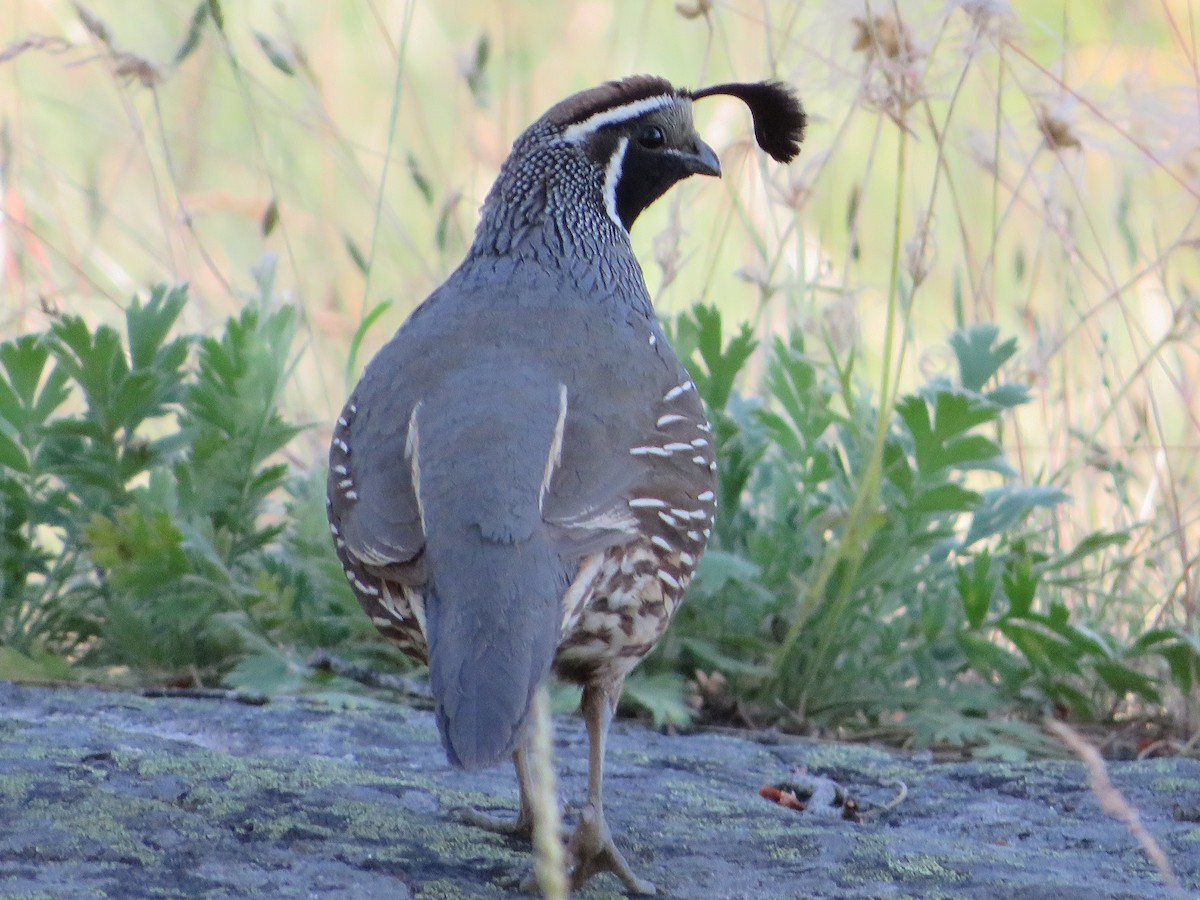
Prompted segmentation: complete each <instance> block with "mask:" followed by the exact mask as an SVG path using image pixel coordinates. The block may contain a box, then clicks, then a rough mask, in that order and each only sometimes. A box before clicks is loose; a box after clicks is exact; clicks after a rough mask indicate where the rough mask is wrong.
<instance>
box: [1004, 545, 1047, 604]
mask: <svg viewBox="0 0 1200 900" xmlns="http://www.w3.org/2000/svg"><path fill="white" fill-rule="evenodd" d="M1038 580H1039V579H1038V576H1037V573H1036V572H1034V570H1033V564H1032V562H1031V561H1030V560H1029V558H1028V557H1027V556H1020V557H1017V558H1016V559H1014V560H1012V561H1011V562H1010V563H1009V565H1008V566H1007V567H1006V569H1005V571H1004V574H1003V575H1002V576H1001V578H1000V584H1001V586H1002V587H1003V588H1004V596H1005V597H1007V598H1008V615H1010V616H1015V617H1016V618H1024V617H1025V616H1027V615H1028V614H1029V611H1030V609H1031V608H1032V607H1033V598H1034V595H1035V594H1036V593H1037V586H1038Z"/></svg>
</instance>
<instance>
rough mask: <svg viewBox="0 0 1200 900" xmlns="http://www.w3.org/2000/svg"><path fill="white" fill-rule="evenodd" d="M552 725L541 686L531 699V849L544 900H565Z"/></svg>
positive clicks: (547, 702)
mask: <svg viewBox="0 0 1200 900" xmlns="http://www.w3.org/2000/svg"><path fill="white" fill-rule="evenodd" d="M553 732H554V722H553V719H552V717H551V714H550V692H549V691H548V690H547V689H546V686H545V685H544V684H543V685H542V686H541V687H539V688H538V689H537V693H536V694H534V698H533V711H532V719H531V722H530V735H531V738H532V740H531V742H530V765H531V768H532V769H533V796H532V797H530V800H531V801H532V804H533V849H534V870H535V872H536V874H537V881H538V886H539V887H540V888H541V891H542V896H543V897H545V898H546V900H565V898H566V896H567V871H566V861H565V855H564V853H563V844H562V836H561V835H562V821H561V817H560V816H559V811H558V787H557V785H556V783H555V777H554V747H553Z"/></svg>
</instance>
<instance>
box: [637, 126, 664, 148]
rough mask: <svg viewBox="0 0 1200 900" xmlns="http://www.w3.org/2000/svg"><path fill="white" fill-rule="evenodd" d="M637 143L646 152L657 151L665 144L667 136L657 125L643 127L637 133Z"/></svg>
mask: <svg viewBox="0 0 1200 900" xmlns="http://www.w3.org/2000/svg"><path fill="white" fill-rule="evenodd" d="M637 142H638V143H639V144H641V145H642V146H643V147H645V148H646V149H647V150H657V149H658V148H659V147H661V146H662V145H663V144H665V143H666V142H667V136H666V135H665V134H663V130H662V129H661V128H659V127H658V126H657V125H644V126H643V127H642V130H641V131H639V132H638V136H637Z"/></svg>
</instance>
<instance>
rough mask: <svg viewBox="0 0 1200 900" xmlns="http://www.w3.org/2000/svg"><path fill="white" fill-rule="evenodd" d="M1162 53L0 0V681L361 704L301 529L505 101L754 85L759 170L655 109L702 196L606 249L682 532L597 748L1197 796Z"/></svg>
mask: <svg viewBox="0 0 1200 900" xmlns="http://www.w3.org/2000/svg"><path fill="white" fill-rule="evenodd" d="M1198 30H1200V23H1198V22H1197V15H1196V9H1195V7H1194V5H1193V4H1191V3H1189V2H1185V0H1163V2H1161V3H1157V4H1130V3H1120V2H1097V3H1084V2H1070V0H1040V2H1036V3H1035V2H1026V0H1015V2H1011V3H1006V2H998V0H996V2H992V0H961V2H951V3H944V2H941V0H939V2H920V0H913V2H909V0H905V2H903V3H900V2H891V3H889V2H883V0H874V2H869V3H867V2H862V3H859V2H837V3H834V2H800V0H762V2H754V0H728V2H712V0H683V2H679V3H674V4H673V3H669V2H649V0H618V2H612V3H609V2H600V0H567V2H516V0H510V2H461V3H454V4H435V3H429V2H401V0H348V2H341V3H321V4H317V3H303V2H297V0H274V2H265V0H246V2H239V3H228V2H224V3H219V2H216V0H213V2H210V0H199V2H187V0H173V2H169V3H163V2H159V0H121V2H117V0H92V2H90V3H88V4H83V3H68V2H59V0H8V3H7V4H6V11H5V15H4V17H3V21H0V213H2V215H3V219H2V221H0V342H4V344H3V348H0V478H3V481H2V482H0V487H2V490H0V503H3V504H4V506H3V508H2V510H0V511H2V516H0V535H2V536H3V541H4V543H3V545H2V546H0V554H2V555H0V573H2V574H0V577H3V579H4V581H3V583H2V585H0V588H2V590H0V677H26V678H88V679H96V680H109V681H111V680H119V681H125V682H132V683H159V684H163V683H165V684H174V685H218V684H224V685H227V686H235V687H238V688H242V689H246V690H253V691H262V692H268V693H269V692H272V691H279V690H321V691H324V692H326V693H333V692H340V691H344V692H347V693H351V692H354V693H356V694H357V693H358V692H360V691H361V687H360V682H361V681H362V680H364V679H362V678H357V680H356V678H354V677H350V676H361V675H362V674H363V670H364V669H365V670H369V671H372V672H375V671H383V670H393V669H394V670H401V671H403V670H404V669H405V666H406V664H405V662H404V661H403V660H402V659H401V658H399V657H398V655H397V654H395V652H394V651H391V650H390V649H389V648H388V647H386V646H385V645H383V644H382V643H381V642H380V641H379V640H378V639H376V638H375V637H374V636H373V635H372V634H371V629H370V625H369V622H367V621H366V618H365V616H362V615H361V613H359V612H358V611H357V609H356V608H355V607H354V604H353V600H352V598H350V597H349V594H348V591H347V590H346V588H345V585H344V583H343V582H342V581H341V576H340V572H338V571H337V566H336V562H335V561H334V560H333V556H332V552H331V549H330V548H329V547H328V546H327V543H328V541H327V535H326V534H325V531H324V524H323V495H322V492H323V477H324V474H323V466H324V456H325V448H326V442H327V440H328V431H329V428H328V424H329V423H330V422H331V421H332V419H333V418H334V417H335V416H336V414H337V410H338V408H339V407H340V405H341V404H342V402H343V400H344V398H345V396H346V393H347V392H348V390H349V387H350V386H352V384H353V383H354V381H355V380H356V379H357V375H358V373H359V371H360V370H361V367H362V365H363V364H364V363H365V362H366V360H367V359H369V357H370V355H371V353H373V352H374V350H375V349H377V348H378V347H379V346H380V345H381V344H382V343H383V342H384V341H386V340H387V338H388V337H389V336H390V335H391V333H392V332H393V331H394V330H395V328H396V327H398V326H399V324H400V323H401V322H402V321H403V319H404V317H405V316H406V315H407V313H408V312H409V311H411V309H412V308H413V307H414V306H415V305H416V304H417V303H419V302H420V301H421V300H422V299H423V298H424V297H425V296H426V295H427V293H428V292H429V291H430V290H432V288H433V287H435V286H436V285H437V284H438V283H439V282H440V281H441V280H443V278H444V277H445V276H446V275H447V274H448V273H449V272H450V271H451V270H452V269H453V267H454V266H455V265H456V264H457V262H458V260H459V259H460V258H461V255H462V253H463V252H464V250H465V248H466V246H467V244H468V243H469V240H470V236H471V233H472V230H473V227H474V223H475V218H476V210H477V209H478V206H479V204H480V202H481V201H482V198H483V196H484V194H485V193H486V191H487V188H488V187H489V185H490V183H491V180H492V178H493V177H494V175H495V173H496V171H497V169H498V167H499V164H500V162H501V161H502V160H503V158H504V157H505V156H506V154H507V151H508V147H509V146H510V144H511V141H512V140H513V139H514V138H515V137H516V135H517V134H518V133H519V132H520V131H521V130H522V129H523V128H524V127H525V126H526V125H528V124H529V123H530V122H531V121H532V120H533V119H535V118H536V117H537V116H538V115H540V114H541V112H542V111H543V110H544V109H546V108H547V107H548V106H549V105H551V104H552V103H554V102H555V101H557V100H558V99H561V98H562V97H563V96H565V95H567V94H569V93H571V92H573V91H575V90H579V89H583V88H586V87H589V86H591V85H594V84H596V83H599V82H600V81H603V80H606V79H609V78H613V77H619V76H622V75H626V74H631V73H635V72H653V73H657V74H661V75H664V76H666V77H667V78H669V79H671V80H672V81H674V82H675V83H678V84H683V85H690V86H702V85H705V84H708V83H713V82H716V81H724V80H734V79H736V80H754V79H759V78H764V77H776V78H780V79H783V80H786V81H788V82H790V83H792V84H793V85H795V86H796V88H797V90H798V92H799V94H800V95H801V96H802V98H803V99H804V102H805V105H806V107H807V109H808V110H809V113H810V126H809V131H808V138H807V142H806V145H805V148H804V151H803V153H802V155H801V157H800V159H799V160H798V161H797V162H796V163H794V164H793V165H792V166H790V167H788V168H787V169H782V168H780V167H778V166H776V165H774V164H773V163H770V161H769V160H764V159H763V157H762V154H760V153H758V152H756V150H755V148H754V146H753V141H752V139H751V136H750V133H749V126H750V123H749V121H748V119H749V117H748V116H747V115H746V113H745V110H744V109H743V108H742V107H741V106H740V105H739V104H737V103H733V102H729V103H721V102H716V101H709V103H707V104H703V105H699V106H698V107H697V121H698V125H699V128H700V130H701V133H702V134H704V135H705V137H706V139H707V140H708V141H709V143H710V144H712V145H713V146H714V147H715V148H716V149H717V150H718V153H719V154H720V156H721V158H722V162H723V165H724V168H725V176H724V178H723V179H722V181H721V182H719V183H718V182H713V181H708V180H704V181H701V180H692V181H690V182H687V183H685V184H683V185H681V186H680V187H679V188H677V189H676V190H675V191H673V192H672V194H671V195H669V196H668V198H666V199H665V200H664V201H662V202H660V203H659V204H657V205H656V206H655V207H654V208H652V209H651V210H650V211H649V212H648V213H647V214H646V215H645V216H643V217H642V218H641V219H639V221H638V224H637V227H636V229H635V232H634V234H633V241H634V245H635V248H636V249H637V251H638V253H639V256H640V258H641V259H642V261H643V266H644V268H645V271H646V277H647V281H648V283H649V286H650V289H651V293H652V294H653V295H654V296H655V298H656V303H657V306H658V309H659V311H660V314H661V315H662V316H663V317H664V318H665V319H667V320H668V321H671V322H673V323H674V329H675V334H676V336H677V340H678V342H679V344H680V347H681V348H682V349H683V350H684V351H685V352H689V353H691V360H692V362H693V365H694V368H695V371H696V374H697V380H698V384H700V385H701V386H702V387H703V389H704V392H705V396H706V399H707V400H708V402H709V404H710V407H712V408H713V410H714V414H715V415H716V416H717V418H718V422H719V425H720V434H721V439H722V445H721V448H720V449H721V460H722V491H723V499H724V502H723V504H722V516H723V519H722V521H721V522H719V523H718V536H717V541H716V543H715V545H714V547H713V550H712V552H710V554H709V556H708V557H707V558H706V561H705V565H704V567H703V568H702V569H701V572H700V573H699V575H698V577H697V581H696V584H695V585H694V588H693V592H692V597H691V601H690V602H689V604H688V605H687V606H686V607H685V609H684V612H683V613H681V616H680V621H679V622H677V624H676V626H675V627H674V628H673V629H672V631H671V633H670V636H669V639H668V640H667V641H666V642H665V643H664V646H663V647H662V648H660V651H659V652H657V653H656V655H655V656H654V657H653V658H652V659H651V660H649V661H648V663H647V664H646V665H645V666H644V667H643V670H642V673H641V675H640V677H639V678H637V679H635V681H634V682H633V683H631V685H630V696H631V700H632V703H633V705H634V706H635V707H637V708H640V709H642V710H643V711H646V712H648V713H649V714H651V715H652V716H653V717H654V718H655V719H656V720H657V721H659V722H667V723H673V724H682V723H684V722H686V721H688V720H690V719H692V718H695V717H700V718H704V719H708V720H712V721H718V722H735V723H739V724H752V725H759V726H761V725H768V724H774V725H778V726H780V727H785V728H791V729H802V730H815V731H819V732H821V733H825V734H835V735H841V736H846V737H853V736H858V737H871V738H881V739H888V740H894V741H897V742H900V743H917V744H921V745H935V746H950V747H956V748H958V747H973V748H975V749H976V751H977V752H984V751H989V752H992V751H994V752H1003V753H1018V754H1019V753H1023V752H1028V751H1030V750H1045V749H1046V747H1045V746H1044V741H1042V739H1041V738H1040V735H1039V733H1038V731H1037V729H1036V727H1034V725H1032V724H1030V723H1036V721H1037V720H1038V717H1040V716H1042V715H1045V714H1052V715H1058V716H1061V717H1065V718H1069V719H1071V720H1072V721H1075V722H1077V723H1096V724H1097V725H1100V726H1103V727H1104V729H1105V733H1106V734H1108V735H1109V738H1108V740H1109V743H1110V745H1111V746H1112V747H1113V748H1117V746H1118V745H1120V746H1121V747H1131V748H1132V750H1131V751H1130V752H1195V750H1196V746H1197V735H1200V697H1198V696H1197V690H1198V687H1197V685H1198V684H1200V624H1198V622H1197V616H1196V604H1197V601H1198V599H1200V586H1198V583H1197V579H1198V576H1200V572H1198V568H1197V555H1198V553H1200V550H1198V548H1200V471H1198V468H1197V465H1198V464H1197V452H1196V451H1197V449H1198V445H1200V407H1198V405H1197V403H1196V400H1195V398H1194V394H1193V389H1194V388H1193V386H1194V385H1195V384H1196V382H1197V374H1198V371H1200V349H1198V347H1200V341H1198V340H1197V333H1198V331H1200V315H1198V309H1200V306H1198V304H1197V297H1196V293H1195V292H1196V285H1197V281H1198V277H1200V265H1198V249H1200V223H1198V216H1200V62H1198V60H1197V52H1198V51H1197V45H1198ZM183 284H186V285H188V288H187V291H186V300H185V296H184V292H183V291H181V290H170V289H168V288H161V289H158V290H156V291H153V292H152V290H151V289H152V287H153V286H155V285H166V286H177V285H183ZM135 295H137V296H140V297H141V300H140V301H137V302H135V303H131V300H130V298H131V297H133V296H135ZM317 651H323V652H325V653H326V655H325V656H324V657H322V658H321V659H320V660H318V659H316V658H315V657H314V656H313V654H314V653H316V652H317ZM328 653H333V654H335V655H336V662H337V665H333V666H332V671H331V665H330V662H329V656H328ZM368 680H369V679H368Z"/></svg>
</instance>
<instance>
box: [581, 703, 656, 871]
mask: <svg viewBox="0 0 1200 900" xmlns="http://www.w3.org/2000/svg"><path fill="white" fill-rule="evenodd" d="M623 684H624V679H621V680H619V681H617V682H616V683H615V684H612V683H608V684H594V683H593V684H589V685H587V686H586V687H584V689H583V699H582V701H581V702H580V709H581V710H582V712H583V719H584V721H585V722H586V723H587V732H588V792H587V804H586V805H585V806H584V808H583V810H582V811H581V812H580V815H579V824H578V825H577V826H576V827H575V833H574V834H573V835H571V841H570V844H569V846H568V850H567V852H568V855H569V856H570V858H571V859H572V860H573V861H574V868H572V869H571V889H572V890H578V889H579V888H581V887H583V885H584V883H585V882H586V881H587V880H588V879H589V878H591V877H592V876H593V875H597V874H599V873H600V872H612V873H613V874H614V875H616V876H617V877H618V878H620V879H621V881H622V882H624V884H625V889H626V890H627V891H628V892H629V893H631V894H653V893H655V892H656V890H655V887H654V885H653V884H651V883H650V882H649V881H644V880H642V879H641V878H638V877H637V876H636V875H634V874H633V870H632V869H631V868H630V867H629V863H627V862H626V861H625V857H624V856H622V855H621V851H620V850H618V849H617V846H616V844H614V843H613V839H612V832H611V831H609V828H608V823H607V822H606V821H605V820H604V799H603V794H604V744H605V740H606V738H607V737H608V725H609V723H610V722H611V721H612V717H613V712H614V710H615V709H616V705H617V700H618V699H619V698H620V696H621V687H622V685H623Z"/></svg>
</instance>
